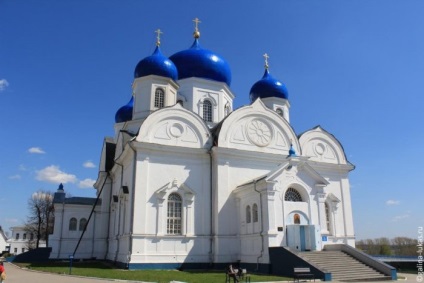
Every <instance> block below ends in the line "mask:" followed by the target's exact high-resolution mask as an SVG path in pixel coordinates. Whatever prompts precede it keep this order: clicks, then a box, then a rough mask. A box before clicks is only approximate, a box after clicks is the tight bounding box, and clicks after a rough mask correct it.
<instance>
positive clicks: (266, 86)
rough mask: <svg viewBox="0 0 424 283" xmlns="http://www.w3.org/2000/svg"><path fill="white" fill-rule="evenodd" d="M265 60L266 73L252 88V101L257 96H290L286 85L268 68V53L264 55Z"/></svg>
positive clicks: (285, 97) (286, 97)
mask: <svg viewBox="0 0 424 283" xmlns="http://www.w3.org/2000/svg"><path fill="white" fill-rule="evenodd" d="M264 56H265V57H266V60H265V73H264V75H263V77H262V79H260V80H259V81H257V82H256V83H255V84H254V85H253V86H252V88H251V89H250V101H251V102H254V101H255V100H256V99H257V98H266V97H278V98H284V99H288V98H289V93H288V91H287V88H286V85H285V84H284V83H282V82H280V81H279V80H277V79H275V78H274V77H273V76H271V74H270V73H269V70H268V61H267V59H268V55H266V54H265V55H264Z"/></svg>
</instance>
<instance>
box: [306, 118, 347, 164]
mask: <svg viewBox="0 0 424 283" xmlns="http://www.w3.org/2000/svg"><path fill="white" fill-rule="evenodd" d="M299 143H300V147H301V148H302V152H303V155H305V156H308V157H310V160H311V161H318V162H326V163H334V164H350V163H349V162H348V161H347V158H346V154H345V152H344V149H343V147H342V145H341V144H340V142H339V141H338V140H337V139H336V138H335V137H334V136H333V135H332V134H330V133H329V132H327V131H326V130H324V129H323V128H321V127H320V126H317V127H315V128H313V129H311V130H309V131H307V132H305V133H303V134H301V135H300V137H299Z"/></svg>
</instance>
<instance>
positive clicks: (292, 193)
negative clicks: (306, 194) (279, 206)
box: [284, 188, 302, 201]
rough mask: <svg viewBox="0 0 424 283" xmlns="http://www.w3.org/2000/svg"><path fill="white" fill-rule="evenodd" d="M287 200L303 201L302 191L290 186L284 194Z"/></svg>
mask: <svg viewBox="0 0 424 283" xmlns="http://www.w3.org/2000/svg"><path fill="white" fill-rule="evenodd" d="M284 200H285V201H302V196H301V195H300V193H299V192H298V191H297V190H296V189H293V188H288V189H287V191H286V194H285V195H284Z"/></svg>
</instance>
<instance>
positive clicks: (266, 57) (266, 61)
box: [263, 53, 269, 70]
mask: <svg viewBox="0 0 424 283" xmlns="http://www.w3.org/2000/svg"><path fill="white" fill-rule="evenodd" d="M263 56H264V58H265V69H267V70H268V68H269V65H268V58H269V56H268V54H266V53H265V54H264V55H263Z"/></svg>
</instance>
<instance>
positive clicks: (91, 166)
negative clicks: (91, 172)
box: [82, 160, 96, 168]
mask: <svg viewBox="0 0 424 283" xmlns="http://www.w3.org/2000/svg"><path fill="white" fill-rule="evenodd" d="M82 166H84V167H85V168H96V165H94V163H93V162H91V160H87V161H86V162H84V164H83V165H82Z"/></svg>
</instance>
